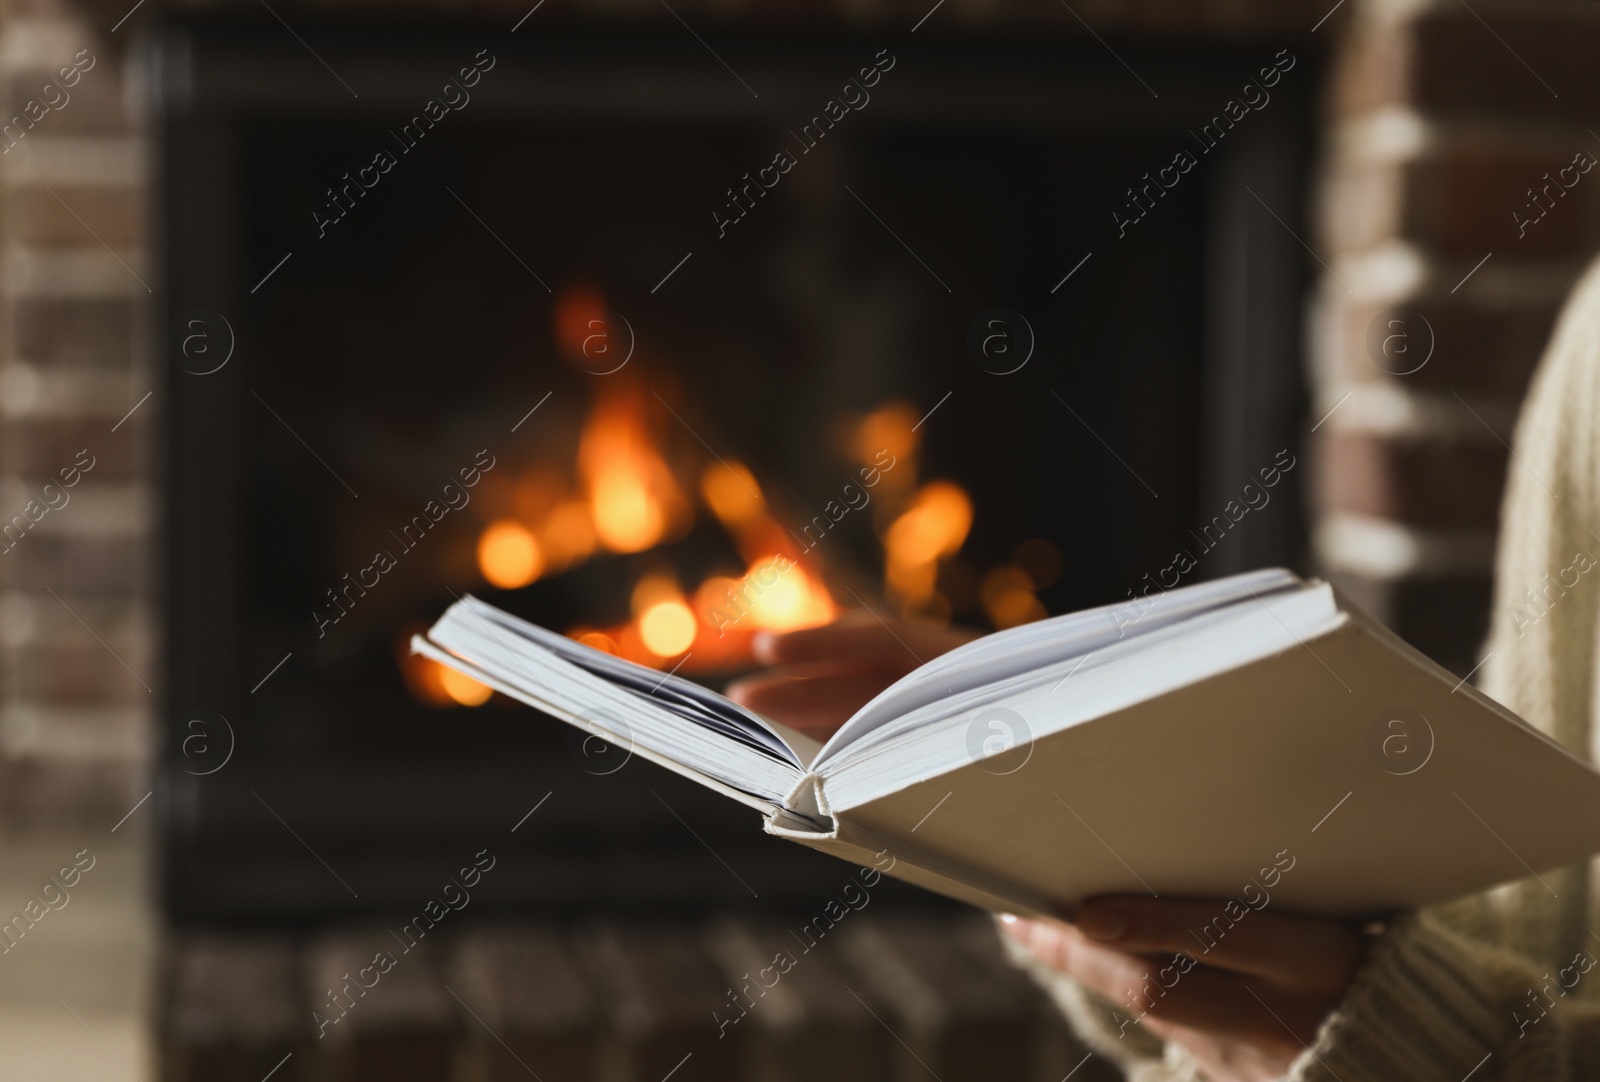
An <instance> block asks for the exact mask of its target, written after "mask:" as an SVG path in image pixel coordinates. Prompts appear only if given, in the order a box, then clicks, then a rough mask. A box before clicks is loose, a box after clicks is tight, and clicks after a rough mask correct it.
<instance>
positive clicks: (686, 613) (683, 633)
mask: <svg viewBox="0 0 1600 1082" xmlns="http://www.w3.org/2000/svg"><path fill="white" fill-rule="evenodd" d="M633 611H634V615H635V616H636V617H637V618H638V628H639V638H640V640H641V641H642V642H643V644H644V648H645V649H646V650H648V651H650V653H652V654H654V655H655V656H656V657H677V656H678V655H679V654H681V653H683V652H684V651H685V650H687V649H689V647H690V646H692V645H694V637H695V633H696V631H698V625H697V624H696V623H695V618H694V611H693V610H691V609H690V608H689V603H688V602H687V601H685V600H684V598H683V594H682V593H680V592H679V590H678V584H677V583H675V582H673V581H672V579H670V578H668V577H666V576H663V575H649V576H646V577H645V578H643V579H640V580H639V584H638V585H637V586H635V587H634V588H633Z"/></svg>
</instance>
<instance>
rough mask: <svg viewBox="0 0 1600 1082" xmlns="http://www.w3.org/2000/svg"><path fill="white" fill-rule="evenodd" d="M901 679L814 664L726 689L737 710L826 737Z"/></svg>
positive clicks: (890, 673) (850, 665) (849, 666)
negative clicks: (748, 710)
mask: <svg viewBox="0 0 1600 1082" xmlns="http://www.w3.org/2000/svg"><path fill="white" fill-rule="evenodd" d="M900 675H901V674H900V673H899V672H897V671H895V670H892V669H887V670H886V669H882V668H872V667H867V666H862V665H859V664H856V663H854V662H838V661H819V662H813V663H812V664H809V665H792V666H787V667H784V668H781V669H773V670H771V671H769V672H764V673H759V674H757V675H755V676H749V677H746V678H745V679H743V680H739V681H737V682H735V683H733V684H730V685H729V686H728V688H727V692H726V693H727V696H728V698H730V699H732V700H733V701H734V702H736V703H738V704H739V705H741V706H744V707H748V708H749V709H751V710H754V711H755V712H756V713H758V714H762V715H765V716H766V717H769V718H771V719H772V720H774V721H777V722H781V723H782V724H784V725H789V726H792V727H794V728H796V729H800V730H802V731H804V732H810V733H831V732H832V731H833V730H835V729H837V728H838V727H839V726H841V725H843V724H844V723H845V722H846V721H848V720H849V719H850V716H851V715H852V714H854V713H855V712H856V711H857V710H860V709H861V708H862V707H863V706H865V705H866V704H867V703H868V702H869V701H871V699H872V697H873V696H874V695H876V694H878V692H880V691H882V690H883V689H884V688H886V687H888V686H889V685H890V684H891V683H893V682H894V681H895V680H896V679H897V678H898V677H899V676H900Z"/></svg>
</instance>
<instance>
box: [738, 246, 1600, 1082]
mask: <svg viewBox="0 0 1600 1082" xmlns="http://www.w3.org/2000/svg"><path fill="white" fill-rule="evenodd" d="M1597 554H1600V263H1597V264H1596V266H1595V267H1592V268H1591V269H1590V270H1589V271H1588V272H1587V273H1586V274H1585V276H1584V277H1583V279H1582V280H1581V281H1580V282H1579V283H1578V285H1577V287H1576V288H1575V289H1574V291H1573V294H1572V296H1571V298H1570V299H1569V301H1568V302H1567V305H1566V307H1565V308H1564V310H1563V312H1562V314H1561V316H1560V318H1559V320H1558V321H1557V325H1556V329H1555V332H1554V334H1553V336H1552V338H1551V341H1550V344H1549V346H1548V347H1547V348H1546V351H1545V354H1544V356H1543V358H1542V359H1541V361H1540V365H1539V368H1538V370H1537V372H1536V373H1535V375H1534V378H1533V382H1532V385H1531V388H1530V391H1529V394H1528V397H1527V399H1526V400H1525V402H1524V405H1523V408H1522V413H1521V416H1520V419H1519V421H1518V423H1517V428H1516V435H1515V450H1514V453H1513V454H1512V456H1511V458H1510V460H1509V465H1508V475H1507V483H1506V491H1505V496H1504V502H1503V506H1502V511H1501V531H1500V541H1499V549H1498V554H1497V558H1496V566H1495V586H1494V603H1493V609H1492V613H1491V619H1490V630H1489V638H1488V642H1487V643H1486V646H1485V650H1484V653H1483V655H1482V658H1483V660H1482V664H1481V670H1480V671H1481V676H1480V678H1479V682H1480V685H1481V687H1482V688H1483V690H1484V691H1486V692H1487V693H1488V694H1490V695H1492V696H1493V697H1494V698H1496V699H1498V700H1499V701H1500V702H1502V703H1504V704H1506V705H1507V706H1508V707H1510V708H1511V709H1512V710H1514V711H1516V713H1517V714H1519V715H1520V716H1521V717H1522V718H1524V719H1525V720H1526V721H1528V722H1529V723H1530V724H1532V725H1534V726H1536V727H1537V728H1539V729H1540V730H1542V731H1543V732H1545V733H1546V734H1548V735H1549V736H1551V737H1552V738H1554V739H1555V740H1557V741H1558V742H1560V743H1561V744H1562V745H1563V746H1565V747H1566V748H1567V749H1568V750H1569V751H1571V752H1572V753H1573V754H1575V755H1577V756H1579V757H1580V758H1583V759H1585V760H1590V761H1592V759H1593V757H1594V755H1595V752H1596V743H1597V741H1600V726H1597V725H1596V724H1595V714H1596V711H1597V709H1600V702H1597V692H1600V687H1597V684H1596V680H1595V665H1596V660H1597V656H1596V649H1597V646H1600V635H1597V620H1600V586H1597V585H1596V580H1600V570H1597V567H1596V565H1597ZM969 637H970V636H969V635H968V634H966V633H963V632H960V631H956V630H953V629H941V628H932V627H924V626H918V625H910V624H900V623H895V624H893V626H891V625H890V624H889V623H886V622H884V621H881V620H879V619H878V618H876V616H874V615H871V614H867V613H858V614H853V615H852V616H850V617H849V618H846V619H841V620H840V621H837V622H836V623H834V624H831V625H828V626H826V627H821V628H814V629H809V630H804V631H795V632H790V633H787V634H783V635H769V636H765V637H763V638H762V639H760V640H758V642H757V647H756V649H757V654H758V658H759V659H760V660H761V661H763V662H764V663H766V664H768V665H770V666H772V667H771V668H769V669H767V670H765V671H763V672H761V673H758V674H757V675H755V676H752V677H749V678H747V679H745V680H744V681H742V682H740V683H739V684H738V685H736V686H735V687H734V688H733V689H731V692H732V694H733V696H734V697H735V698H736V699H738V700H739V701H741V702H743V703H745V704H746V705H748V706H750V707H752V708H753V709H755V710H758V711H761V712H762V713H765V714H767V715H769V716H771V717H774V718H776V719H778V720H780V721H783V722H785V723H788V724H791V725H794V726H796V727H799V728H804V729H808V730H810V731H812V732H814V733H825V732H828V731H831V729H833V728H836V727H837V726H838V725H839V724H841V723H842V722H843V721H844V719H845V718H847V717H848V716H849V715H850V714H851V713H852V712H853V711H854V710H855V709H856V708H858V707H859V706H861V705H862V704H864V703H865V702H866V701H867V699H869V698H870V697H871V696H872V695H873V694H875V693H876V692H877V691H878V690H880V689H882V688H883V687H884V686H886V685H887V684H888V683H890V682H891V681H893V680H895V679H897V678H898V677H899V676H901V675H903V674H904V673H906V672H909V671H910V670H911V669H913V668H915V667H916V666H917V665H919V664H920V663H922V662H923V661H926V660H928V659H929V658H931V657H933V656H934V655H936V654H938V653H941V652H943V651H945V650H949V649H952V648H954V647H955V646H957V645H959V644H960V643H961V642H963V641H966V639H967V638H969ZM1549 814H1550V816H1551V820H1552V827H1553V828H1554V827H1555V826H1556V825H1557V824H1558V823H1559V817H1560V816H1561V814H1562V809H1561V808H1554V807H1553V808H1550V809H1549ZM1597 867H1600V865H1589V864H1585V865H1578V866H1574V867H1570V868H1566V869H1560V870H1557V871H1554V872H1544V874H1542V875H1541V876H1538V877H1534V878H1530V879H1526V880H1522V881H1518V882H1514V883H1511V884H1508V885H1505V886H1502V887H1498V888H1495V889H1493V890H1490V891H1488V892H1485V893H1483V894H1480V895H1476V896H1473V897H1469V898H1464V899H1460V900H1457V901H1454V902H1450V903H1447V904H1444V905H1439V906H1435V907H1430V908H1428V909H1425V910H1423V911H1420V912H1408V913H1401V914H1396V915H1394V916H1393V917H1392V918H1391V919H1388V920H1387V921H1386V922H1384V924H1383V925H1382V926H1381V927H1357V926H1354V925H1349V924H1345V923H1341V922H1337V921H1330V920H1324V919H1319V918H1316V917H1311V916H1305V915H1299V914H1291V913H1285V912H1274V911H1272V910H1271V909H1268V910H1264V911H1262V912H1261V913H1260V914H1259V915H1256V916H1252V918H1251V920H1250V921H1249V922H1241V923H1240V924H1239V926H1238V927H1237V928H1236V929H1234V930H1233V931H1232V933H1231V934H1230V935H1229V936H1227V937H1226V939H1224V940H1221V941H1219V943H1218V949H1217V950H1215V951H1213V952H1212V953H1211V954H1210V955H1209V956H1208V957H1207V959H1206V963H1205V964H1203V965H1202V964H1199V963H1196V964H1195V966H1194V968H1193V969H1192V970H1190V971H1189V972H1187V973H1185V974H1184V975H1183V976H1182V977H1181V979H1180V980H1179V981H1178V982H1177V983H1176V984H1175V985H1173V986H1172V987H1170V988H1165V989H1159V990H1158V989H1157V988H1156V987H1155V985H1154V984H1153V983H1152V981H1151V977H1150V974H1151V972H1152V971H1155V970H1156V969H1157V964H1152V959H1153V958H1157V957H1160V958H1163V959H1167V960H1170V959H1171V958H1172V956H1173V955H1174V954H1175V953H1177V952H1182V951H1184V950H1185V949H1186V944H1185V942H1184V941H1185V939H1187V937H1188V932H1187V929H1189V928H1191V927H1194V926H1197V925H1200V924H1203V923H1204V922H1206V921H1208V920H1210V919H1212V917H1213V916H1214V915H1215V914H1216V913H1217V912H1218V911H1219V907H1220V906H1221V904H1222V903H1221V902H1220V901H1206V900H1195V899H1167V898H1162V899H1152V898H1139V897H1131V896H1118V897H1104V898H1095V899H1090V900H1089V901H1087V902H1086V903H1085V904H1084V905H1083V906H1082V907H1081V908H1080V910H1079V911H1078V913H1077V914H1076V920H1075V922H1074V923H1071V924H1069V923H1066V922H1064V921H1044V920H1039V921H1023V920H1011V921H1003V922H1002V925H1001V928H1002V930H1003V932H1004V933H1005V935H1004V937H1003V938H1004V939H1005V940H1006V942H1007V944H1008V947H1010V949H1011V953H1012V954H1013V955H1014V956H1015V959H1016V960H1017V962H1018V964H1020V965H1023V966H1024V967H1025V968H1027V969H1028V970H1029V972H1030V973H1032V974H1033V976H1034V977H1035V978H1036V979H1037V980H1039V981H1040V983H1041V984H1043V985H1044V987H1045V988H1046V989H1047V990H1048V991H1049V992H1050V993H1051V995H1052V997H1053V998H1054V1000H1055V1001H1056V1003H1057V1004H1058V1005H1059V1006H1060V1007H1061V1009H1062V1010H1063V1011H1064V1013H1065V1014H1066V1015H1067V1016H1068V1018H1069V1019H1070V1020H1071V1022H1072V1023H1073V1025H1074V1027H1075V1028H1076V1029H1077V1030H1078V1031H1079V1033H1080V1035H1081V1036H1082V1037H1083V1038H1084V1039H1085V1041H1086V1042H1088V1043H1089V1044H1090V1046H1091V1047H1093V1048H1094V1049H1096V1050H1097V1051H1099V1052H1101V1053H1103V1054H1104V1055H1106V1056H1108V1057H1111V1058H1113V1059H1114V1060H1116V1062H1117V1063H1118V1064H1119V1065H1120V1066H1121V1067H1122V1069H1123V1071H1124V1072H1125V1074H1126V1075H1127V1077H1128V1078H1130V1079H1133V1080H1135V1082H1158V1080H1159V1082H1168V1080H1171V1082H1180V1080H1191V1079H1202V1078H1203V1079H1209V1080H1211V1082H1265V1080H1268V1079H1288V1080H1291V1082H1323V1080H1327V1082H1377V1080H1380V1079H1381V1080H1391V1079H1410V1080H1417V1082H1432V1080H1438V1082H1464V1080H1465V1079H1468V1078H1471V1079H1475V1080H1478V1082H1487V1080H1495V1079H1498V1080H1502V1082H1573V1080H1579V1079H1600V972H1595V971H1594V966H1595V962H1596V960H1597V959H1600V912H1597V908H1600V906H1597V901H1600V899H1597V897H1596V893H1597V891H1596V885H1595V882H1594V879H1595V877H1594V874H1593V873H1594V872H1595V870H1596V868H1597ZM1541 871H1543V870H1542V869H1541ZM1163 983H1164V982H1163ZM1157 991H1163V992H1164V994H1160V995H1158V994H1156V993H1157ZM1135 1019H1136V1020H1135Z"/></svg>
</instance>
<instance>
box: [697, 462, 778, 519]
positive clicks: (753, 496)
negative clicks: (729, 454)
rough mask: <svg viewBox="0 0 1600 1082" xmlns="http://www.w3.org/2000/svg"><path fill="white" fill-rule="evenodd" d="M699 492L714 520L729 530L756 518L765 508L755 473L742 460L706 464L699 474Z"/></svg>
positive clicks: (760, 515)
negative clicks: (708, 506) (715, 518)
mask: <svg viewBox="0 0 1600 1082" xmlns="http://www.w3.org/2000/svg"><path fill="white" fill-rule="evenodd" d="M700 494H701V495H702V496H704V497H705V501H706V503H707V504H709V505H710V507H711V510H712V512H713V513H714V514H715V515H716V516H717V519H718V520H719V521H720V522H721V523H722V524H723V525H724V526H726V527H728V528H729V529H730V530H737V529H739V528H740V527H742V526H747V525H749V524H751V523H753V522H755V521H757V520H759V519H760V518H761V517H762V516H763V512H764V511H765V509H766V501H764V500H763V499H762V498H761V486H760V485H759V484H757V483H756V478H755V474H753V473H751V472H750V470H749V469H748V468H747V467H746V466H745V465H744V463H742V462H728V463H721V462H716V463H712V464H711V465H709V466H707V467H706V468H705V472H703V473H702V474H701V475H700Z"/></svg>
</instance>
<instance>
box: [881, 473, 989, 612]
mask: <svg viewBox="0 0 1600 1082" xmlns="http://www.w3.org/2000/svg"><path fill="white" fill-rule="evenodd" d="M971 529H972V501H971V500H970V499H968V498H967V493H966V491H965V490H964V489H962V488H961V486H960V485H957V484H954V483H952V482H950V481H931V482H929V483H928V484H926V485H923V486H922V488H921V489H919V490H918V492H917V494H916V495H915V496H914V497H912V501H911V506H910V508H908V509H907V510H906V511H905V512H904V513H902V514H901V515H900V516H899V517H898V518H896V519H895V520H894V522H893V523H891V524H890V526H889V529H888V531H887V532H886V533H885V534H884V538H883V547H884V555H885V559H884V577H885V578H886V579H887V580H888V583H889V589H890V591H891V592H893V593H894V594H895V595H896V596H897V597H898V598H899V600H900V603H901V607H902V609H904V610H905V611H907V612H911V611H916V610H919V609H924V608H927V607H928V604H929V602H931V601H933V599H934V596H935V587H936V586H937V584H938V578H939V561H940V560H942V559H944V558H946V557H949V556H953V555H954V554H955V553H956V551H957V550H958V549H960V548H961V545H962V542H964V541H965V540H966V539H967V532H968V531H969V530H971Z"/></svg>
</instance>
